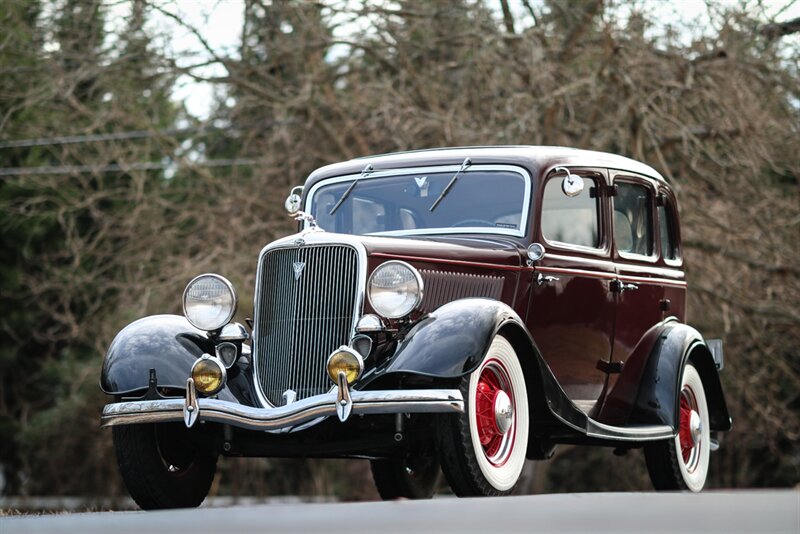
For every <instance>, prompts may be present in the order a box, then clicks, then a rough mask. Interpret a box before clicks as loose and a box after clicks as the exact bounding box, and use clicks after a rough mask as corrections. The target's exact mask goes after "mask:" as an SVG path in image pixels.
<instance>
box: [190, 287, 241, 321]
mask: <svg viewBox="0 0 800 534" xmlns="http://www.w3.org/2000/svg"><path fill="white" fill-rule="evenodd" d="M237 302H238V299H237V298H236V291H234V289H233V285H232V284H231V283H230V282H229V281H228V280H227V279H225V278H223V277H222V276H220V275H218V274H201V275H200V276H198V277H197V278H195V279H193V280H192V281H191V282H189V284H188V285H187V286H186V290H185V291H184V292H183V314H184V315H185V316H186V318H187V319H188V320H189V322H190V323H192V325H194V326H196V327H197V328H199V329H200V330H209V331H213V330H219V329H220V328H222V327H223V326H225V325H226V324H228V323H229V322H230V320H231V319H233V316H234V314H235V313H236V305H237Z"/></svg>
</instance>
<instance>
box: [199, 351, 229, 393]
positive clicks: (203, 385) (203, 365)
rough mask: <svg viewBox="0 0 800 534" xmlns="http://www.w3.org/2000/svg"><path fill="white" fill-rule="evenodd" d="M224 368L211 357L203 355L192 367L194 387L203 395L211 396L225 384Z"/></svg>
mask: <svg viewBox="0 0 800 534" xmlns="http://www.w3.org/2000/svg"><path fill="white" fill-rule="evenodd" d="M225 375H226V373H225V366H224V365H222V362H221V361H219V360H218V359H217V358H214V357H213V356H209V355H208V354H203V356H202V358H200V359H199V360H197V361H196V362H194V365H193V366H192V379H193V380H194V387H195V388H197V391H199V392H200V393H202V394H203V395H213V394H214V393H216V392H217V391H219V390H220V389H221V388H222V386H223V385H224V384H225Z"/></svg>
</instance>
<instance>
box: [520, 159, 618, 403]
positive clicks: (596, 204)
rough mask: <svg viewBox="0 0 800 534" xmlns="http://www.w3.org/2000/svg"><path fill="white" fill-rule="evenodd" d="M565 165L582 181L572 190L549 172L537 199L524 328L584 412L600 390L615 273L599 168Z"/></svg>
mask: <svg viewBox="0 0 800 534" xmlns="http://www.w3.org/2000/svg"><path fill="white" fill-rule="evenodd" d="M571 172H573V173H575V174H579V175H581V176H582V177H583V179H584V182H585V187H584V189H583V191H582V192H581V193H580V194H579V195H578V196H574V197H569V196H567V195H565V194H564V193H563V191H562V189H561V181H562V180H563V178H564V174H563V173H559V174H557V175H554V174H553V173H551V175H550V176H549V177H548V179H547V181H546V182H545V184H544V187H543V188H542V191H543V192H542V193H541V197H540V198H539V199H537V204H536V205H537V206H538V207H539V209H538V210H537V211H538V213H539V221H540V224H538V225H536V229H535V232H534V236H535V240H537V241H538V242H540V243H542V244H544V247H545V249H546V253H545V256H544V258H542V259H541V260H539V261H538V262H537V264H536V269H535V272H534V281H533V292H532V298H531V308H530V310H529V312H528V321H529V323H530V324H529V328H530V330H531V333H532V334H533V338H534V340H535V341H536V344H537V345H538V347H539V349H540V350H541V352H542V356H543V358H544V359H545V361H546V362H547V364H548V366H549V367H550V369H551V370H552V371H553V374H554V376H555V377H556V379H557V380H558V382H559V384H561V387H562V388H563V389H564V391H565V393H566V394H567V396H568V397H569V398H570V399H571V400H572V401H573V403H575V404H576V406H578V407H579V408H580V409H581V410H583V411H584V412H586V413H589V412H590V411H591V409H592V408H593V407H594V405H595V403H596V402H597V400H598V399H599V397H600V396H601V394H602V391H603V386H604V383H605V377H606V375H605V373H604V372H603V371H602V370H600V369H599V368H598V363H599V362H605V361H607V359H608V358H609V356H610V354H611V340H612V338H613V330H614V297H613V295H612V294H611V292H610V284H611V282H612V281H613V280H614V279H615V278H616V274H615V272H614V265H613V263H612V262H611V261H610V245H609V241H610V239H609V237H608V235H609V234H608V232H607V228H608V221H607V215H606V212H607V210H605V209H604V206H605V205H606V201H605V199H604V196H603V195H602V194H600V193H602V192H603V191H605V190H606V187H605V184H606V181H605V174H604V172H602V171H595V170H576V169H571Z"/></svg>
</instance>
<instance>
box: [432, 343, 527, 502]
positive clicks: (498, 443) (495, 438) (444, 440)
mask: <svg viewBox="0 0 800 534" xmlns="http://www.w3.org/2000/svg"><path fill="white" fill-rule="evenodd" d="M461 393H462V394H463V396H464V413H461V414H458V415H455V416H453V415H448V416H443V418H442V419H443V420H442V424H440V425H439V427H438V438H439V445H440V462H441V465H442V471H444V475H445V478H447V482H448V483H449V484H450V487H451V488H452V490H453V492H454V493H455V494H456V495H458V496H459V497H467V496H478V495H507V494H509V493H511V492H512V490H513V489H514V486H515V485H516V484H517V481H518V480H519V477H520V473H521V472H522V468H523V466H524V464H525V453H526V450H527V446H528V426H529V411H528V393H527V390H526V386H525V376H524V374H523V372H522V366H521V365H520V363H519V359H518V358H517V354H516V352H515V351H514V348H513V347H512V346H511V343H509V342H508V340H506V339H505V338H504V337H502V336H496V337H495V338H494V340H493V341H492V344H491V346H490V347H489V350H488V352H487V353H486V356H485V357H484V359H483V361H482V362H481V364H480V365H479V366H478V368H477V369H476V370H475V371H473V372H472V373H470V374H469V375H468V376H465V377H464V378H463V379H462V382H461Z"/></svg>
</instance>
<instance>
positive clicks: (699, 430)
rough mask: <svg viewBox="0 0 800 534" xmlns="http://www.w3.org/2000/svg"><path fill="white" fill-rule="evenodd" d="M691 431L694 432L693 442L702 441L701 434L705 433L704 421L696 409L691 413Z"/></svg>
mask: <svg viewBox="0 0 800 534" xmlns="http://www.w3.org/2000/svg"><path fill="white" fill-rule="evenodd" d="M689 431H690V432H691V434H692V442H693V443H694V444H697V443H698V442H699V441H700V436H702V435H703V421H702V420H701V419H700V414H699V413H697V412H696V411H695V410H692V413H691V414H690V415H689Z"/></svg>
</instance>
